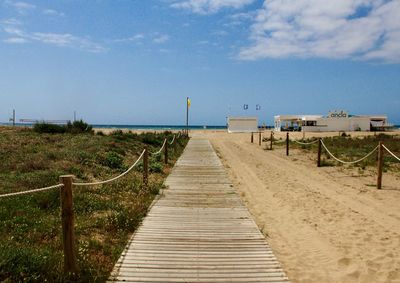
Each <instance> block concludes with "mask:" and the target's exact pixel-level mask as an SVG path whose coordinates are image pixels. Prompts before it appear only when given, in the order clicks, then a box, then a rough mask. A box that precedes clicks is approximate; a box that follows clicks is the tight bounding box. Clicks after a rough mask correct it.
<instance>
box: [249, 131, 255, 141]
mask: <svg viewBox="0 0 400 283" xmlns="http://www.w3.org/2000/svg"><path fill="white" fill-rule="evenodd" d="M250 141H251V143H253V141H254V138H253V132H251V138H250Z"/></svg>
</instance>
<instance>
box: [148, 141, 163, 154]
mask: <svg viewBox="0 0 400 283" xmlns="http://www.w3.org/2000/svg"><path fill="white" fill-rule="evenodd" d="M166 142H167V139H166V138H165V139H164V142H163V144H162V146H161V148H160V149H159V150H158V151H157V152H150V154H151V155H157V154H160V153H161V151H162V150H163V148H164V146H165V143H166Z"/></svg>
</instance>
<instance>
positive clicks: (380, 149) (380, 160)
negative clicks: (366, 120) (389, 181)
mask: <svg viewBox="0 0 400 283" xmlns="http://www.w3.org/2000/svg"><path fill="white" fill-rule="evenodd" d="M382 170H383V146H382V141H379V147H378V179H377V183H376V188H377V189H378V190H380V189H382Z"/></svg>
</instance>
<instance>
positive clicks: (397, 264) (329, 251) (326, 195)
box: [193, 131, 400, 282]
mask: <svg viewBox="0 0 400 283" xmlns="http://www.w3.org/2000/svg"><path fill="white" fill-rule="evenodd" d="M193 134H201V135H206V136H207V137H208V138H209V139H210V140H211V142H212V144H213V146H214V148H215V149H216V151H217V153H218V155H219V156H220V158H221V160H222V161H223V163H224V165H225V167H226V168H227V170H228V173H229V175H230V178H231V180H232V181H233V182H234V184H235V187H236V188H237V189H238V190H239V193H240V195H241V197H242V199H243V201H244V202H245V204H246V205H247V207H248V208H249V210H250V212H251V214H252V215H253V216H254V219H255V221H256V223H257V225H258V226H259V228H260V230H261V231H262V232H263V233H264V234H265V235H266V237H267V239H268V242H269V243H270V245H271V246H272V248H273V250H274V252H275V253H276V255H277V257H278V258H279V260H280V261H281V263H282V266H283V268H284V270H285V271H286V272H287V274H288V276H289V278H290V279H291V280H292V281H293V282H400V209H399V203H400V185H399V184H400V178H399V176H395V175H393V174H391V173H384V177H383V178H384V181H383V182H384V189H383V190H380V191H377V190H376V187H375V186H374V185H375V183H376V174H375V173H374V171H373V170H372V171H370V172H369V173H366V174H363V176H359V175H358V174H357V172H352V171H351V170H344V169H343V168H341V167H323V168H317V167H316V165H315V161H314V160H313V157H312V156H308V155H305V154H304V153H302V152H300V151H295V150H293V151H291V153H290V156H289V157H286V156H285V151H284V149H283V148H281V149H275V150H273V151H267V150H263V149H262V147H259V146H258V144H256V143H254V144H251V143H250V135H249V134H228V133H224V132H215V131H214V132H212V131H203V132H193ZM337 134H338V133H330V134H329V135H337ZM351 134H352V135H364V134H365V133H351ZM368 134H373V133H368ZM264 135H265V136H268V135H269V132H265V134H264ZM280 135H282V137H283V136H284V135H285V133H281V134H276V136H277V137H279V136H280ZM292 135H298V138H301V136H302V134H301V133H294V134H292ZM309 135H311V134H307V136H306V137H309ZM323 135H326V134H321V133H318V134H313V136H323ZM255 141H258V140H257V138H255Z"/></svg>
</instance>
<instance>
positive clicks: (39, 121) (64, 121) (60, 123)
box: [19, 119, 71, 125]
mask: <svg viewBox="0 0 400 283" xmlns="http://www.w3.org/2000/svg"><path fill="white" fill-rule="evenodd" d="M19 121H20V123H29V124H36V123H46V124H59V125H63V124H68V123H70V122H71V121H70V120H38V119H19Z"/></svg>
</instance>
